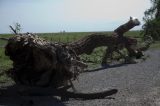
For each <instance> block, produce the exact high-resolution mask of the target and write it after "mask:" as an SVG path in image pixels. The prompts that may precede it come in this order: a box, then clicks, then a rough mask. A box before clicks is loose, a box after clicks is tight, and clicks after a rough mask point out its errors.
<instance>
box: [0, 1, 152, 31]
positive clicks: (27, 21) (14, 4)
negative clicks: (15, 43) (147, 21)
mask: <svg viewBox="0 0 160 106" xmlns="http://www.w3.org/2000/svg"><path fill="white" fill-rule="evenodd" d="M149 7H150V0H0V33H10V29H9V25H14V24H15V23H16V22H18V23H20V24H21V26H22V32H34V33H36V32H60V31H63V30H65V31H67V32H84V31H112V30H114V29H115V28H116V27H118V26H119V25H121V24H123V23H125V22H126V21H128V19H129V17H130V16H134V17H137V18H138V19H139V20H140V21H141V23H142V24H143V21H142V17H143V16H144V11H145V10H146V9H148V8H149ZM140 28H141V26H139V27H135V28H134V29H140Z"/></svg>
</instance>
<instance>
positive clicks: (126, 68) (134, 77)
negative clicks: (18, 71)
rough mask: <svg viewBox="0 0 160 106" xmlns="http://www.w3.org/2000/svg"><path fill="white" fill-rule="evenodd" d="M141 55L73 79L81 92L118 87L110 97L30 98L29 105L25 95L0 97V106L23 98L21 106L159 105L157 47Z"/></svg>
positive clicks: (10, 105)
mask: <svg viewBox="0 0 160 106" xmlns="http://www.w3.org/2000/svg"><path fill="white" fill-rule="evenodd" d="M145 55H149V58H147V60H145V61H139V62H138V63H137V64H127V65H123V66H120V67H112V68H107V69H105V70H99V71H95V72H86V73H82V74H81V75H80V76H79V81H75V82H74V85H75V87H76V89H77V90H78V91H81V92H95V91H101V90H104V89H107V88H116V89H118V93H117V94H114V95H112V96H111V97H112V98H105V99H94V100H75V99H70V100H69V101H66V102H61V101H59V100H58V99H56V98H53V97H33V98H32V100H33V101H34V104H32V102H31V103H28V102H26V101H27V100H30V99H31V98H27V97H25V98H23V99H22V98H20V97H16V98H14V97H13V98H12V97H11V98H7V97H6V98H5V97H3V98H2V97H0V105H3V106H4V105H5V106H20V104H21V103H22V101H21V100H23V103H24V102H26V104H24V105H21V106H160V50H149V51H147V52H145Z"/></svg>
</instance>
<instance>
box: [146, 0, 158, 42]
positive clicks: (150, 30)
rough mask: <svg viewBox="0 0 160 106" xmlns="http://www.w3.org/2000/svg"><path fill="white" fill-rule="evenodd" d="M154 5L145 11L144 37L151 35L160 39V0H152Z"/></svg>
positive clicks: (155, 38)
mask: <svg viewBox="0 0 160 106" xmlns="http://www.w3.org/2000/svg"><path fill="white" fill-rule="evenodd" d="M150 1H151V3H152V6H151V7H150V9H148V10H146V11H145V12H144V15H145V17H144V18H143V20H144V21H145V24H144V25H143V34H144V37H147V36H151V37H152V38H153V39H154V40H160V0H150Z"/></svg>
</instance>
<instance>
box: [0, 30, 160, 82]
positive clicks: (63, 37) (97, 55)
mask: <svg viewBox="0 0 160 106" xmlns="http://www.w3.org/2000/svg"><path fill="white" fill-rule="evenodd" d="M91 33H94V32H70V33H69V32H68V33H66V32H65V33H37V34H38V35H39V36H40V37H42V38H44V39H46V40H49V41H51V42H65V43H68V42H72V41H75V40H78V39H80V38H82V37H84V36H87V35H89V34H91ZM98 33H105V34H108V35H110V34H111V32H98ZM125 35H126V36H130V37H134V38H137V39H138V41H141V38H142V35H141V34H140V31H129V32H127V33H126V34H125ZM11 36H14V35H13V34H0V37H4V38H9V37H11ZM6 43H7V42H6V41H3V40H0V82H1V81H4V80H7V79H5V78H6V77H4V76H1V73H3V72H4V71H7V70H8V69H9V68H11V67H12V61H10V59H9V58H8V57H7V56H5V54H4V46H5V44H6ZM159 47H160V42H156V43H154V44H152V45H151V48H159ZM104 50H105V47H99V48H96V49H95V50H94V52H93V53H92V54H91V55H81V59H82V60H87V61H90V62H94V63H92V64H90V66H91V67H93V68H94V67H97V65H98V64H100V62H101V58H102V55H103V52H104Z"/></svg>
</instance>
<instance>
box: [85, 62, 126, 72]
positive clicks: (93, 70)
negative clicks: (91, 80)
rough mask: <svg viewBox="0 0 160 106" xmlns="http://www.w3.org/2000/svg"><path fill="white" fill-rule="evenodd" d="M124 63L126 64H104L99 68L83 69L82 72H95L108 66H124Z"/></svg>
mask: <svg viewBox="0 0 160 106" xmlns="http://www.w3.org/2000/svg"><path fill="white" fill-rule="evenodd" d="M126 65H128V64H126V63H120V64H114V65H104V66H102V67H100V68H96V69H91V70H85V71H84V72H95V71H100V70H104V69H108V68H117V67H121V66H126Z"/></svg>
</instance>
